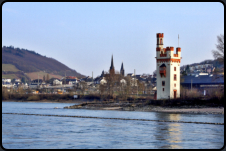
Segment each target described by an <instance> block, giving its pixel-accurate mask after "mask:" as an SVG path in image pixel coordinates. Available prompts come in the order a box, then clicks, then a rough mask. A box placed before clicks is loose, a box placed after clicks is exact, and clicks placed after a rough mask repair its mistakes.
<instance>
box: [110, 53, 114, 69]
mask: <svg viewBox="0 0 226 151" xmlns="http://www.w3.org/2000/svg"><path fill="white" fill-rule="evenodd" d="M113 68H114V63H113V55H112V57H111V67H110V70H111V69H113Z"/></svg>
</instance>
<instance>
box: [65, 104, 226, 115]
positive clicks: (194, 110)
mask: <svg viewBox="0 0 226 151" xmlns="http://www.w3.org/2000/svg"><path fill="white" fill-rule="evenodd" d="M64 108H65V109H91V110H121V111H144V112H167V113H189V114H224V108H223V107H221V108H219V107H215V108H210V107H204V106H183V107H160V106H151V105H144V106H142V105H141V104H128V103H127V104H125V103H124V104H123V103H109V104H101V103H81V104H79V105H72V106H66V107H64Z"/></svg>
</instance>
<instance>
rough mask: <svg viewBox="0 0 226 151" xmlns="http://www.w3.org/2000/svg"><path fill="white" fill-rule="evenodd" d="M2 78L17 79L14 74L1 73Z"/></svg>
mask: <svg viewBox="0 0 226 151" xmlns="http://www.w3.org/2000/svg"><path fill="white" fill-rule="evenodd" d="M2 78H4V79H18V77H17V76H16V75H15V74H2Z"/></svg>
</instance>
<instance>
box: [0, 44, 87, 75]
mask: <svg viewBox="0 0 226 151" xmlns="http://www.w3.org/2000/svg"><path fill="white" fill-rule="evenodd" d="M2 64H7V65H2V68H4V70H3V69H2V72H4V73H3V74H6V73H5V72H7V71H10V72H13V71H15V70H16V69H17V70H20V72H23V73H31V72H40V71H43V72H45V73H49V74H53V75H60V76H64V75H65V73H66V75H67V76H76V77H78V78H81V77H84V75H82V74H80V73H78V72H77V71H75V70H73V69H70V68H69V67H67V66H66V65H64V64H62V63H60V62H59V61H57V60H55V59H53V58H48V57H45V56H42V55H40V54H38V53H36V52H34V51H31V50H27V49H20V48H14V47H13V46H9V47H6V46H3V47H2ZM14 66H15V68H14ZM6 68H7V69H6ZM9 68H11V69H12V70H10V69H9ZM15 72H16V71H15ZM17 72H18V71H17Z"/></svg>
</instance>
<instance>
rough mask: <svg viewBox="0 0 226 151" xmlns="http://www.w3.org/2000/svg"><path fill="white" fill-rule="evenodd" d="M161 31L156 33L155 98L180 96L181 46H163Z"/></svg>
mask: <svg viewBox="0 0 226 151" xmlns="http://www.w3.org/2000/svg"><path fill="white" fill-rule="evenodd" d="M163 37H164V35H163V33H157V48H156V72H157V73H156V74H157V86H156V87H157V98H156V99H157V100H158V99H169V98H179V97H180V60H181V48H180V47H177V48H176V54H174V48H173V47H166V48H163Z"/></svg>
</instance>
